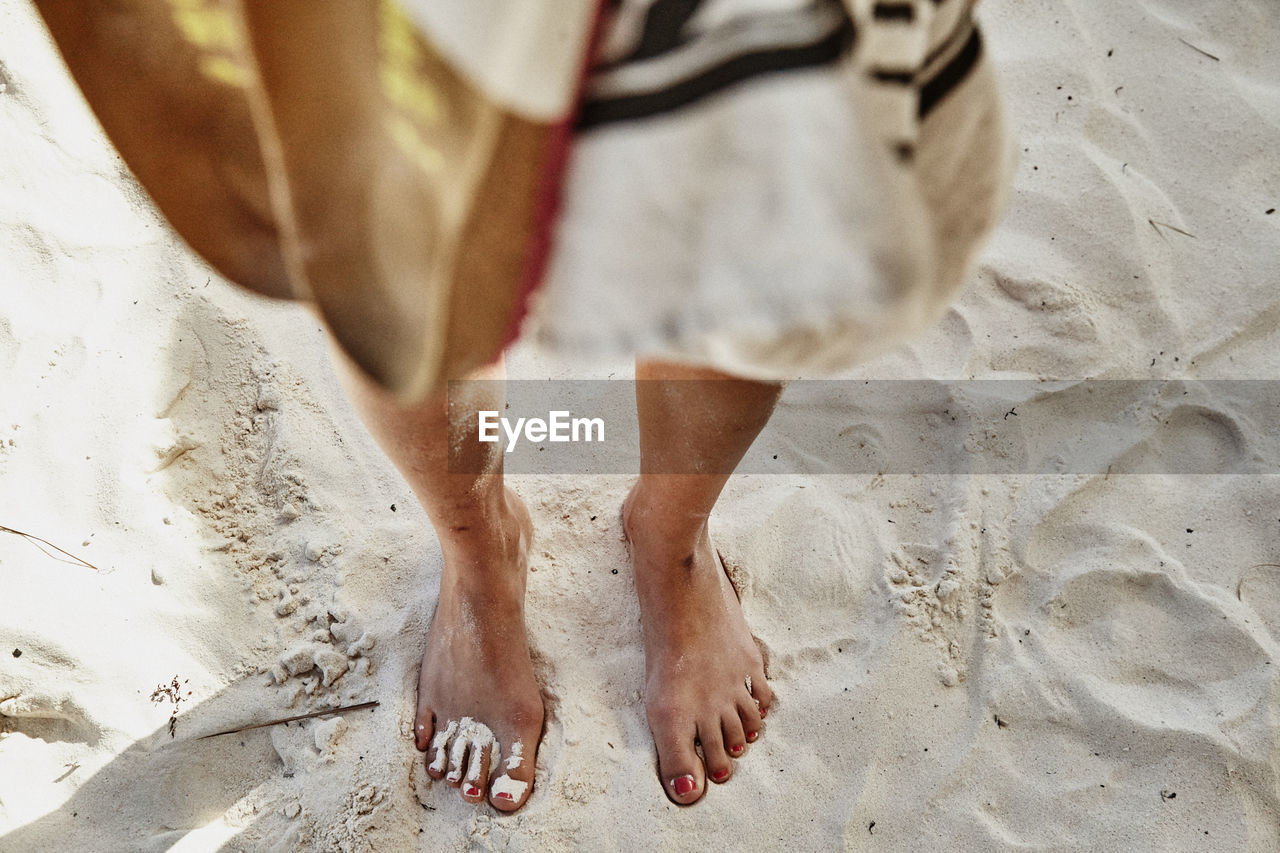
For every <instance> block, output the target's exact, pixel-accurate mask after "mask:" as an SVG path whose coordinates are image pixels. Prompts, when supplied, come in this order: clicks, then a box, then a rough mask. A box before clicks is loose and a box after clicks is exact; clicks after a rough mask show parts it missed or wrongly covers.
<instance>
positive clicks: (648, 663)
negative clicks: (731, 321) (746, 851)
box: [623, 361, 781, 804]
mask: <svg viewBox="0 0 1280 853" xmlns="http://www.w3.org/2000/svg"><path fill="white" fill-rule="evenodd" d="M780 393H781V386H780V385H779V384H776V383H763V382H751V381H747V380H741V379H733V378H731V377H728V376H725V375H724V374H721V373H717V372H715V371H711V370H705V369H701V368H691V367H683V366H680V365H677V364H672V363H668V362H658V361H641V362H638V363H637V364H636V402H637V406H638V410H639V416H640V456H641V465H640V467H641V474H640V480H639V482H638V483H637V484H636V485H635V487H634V488H633V489H632V490H631V494H630V495H629V496H628V497H627V501H626V504H625V505H624V507H623V527H624V530H625V532H626V535H627V540H628V542H629V543H630V547H631V557H632V562H633V564H634V567H635V576H636V590H637V592H638V593H639V597H640V612H641V617H642V622H643V629H644V644H645V709H646V711H647V714H648V717H649V728H650V729H651V730H652V732H653V739H654V742H655V743H656V745H657V748H658V769H659V775H660V777H661V780H662V784H663V787H664V789H665V790H666V793H667V796H668V797H670V798H671V799H672V800H673V801H674V802H677V803H681V804H688V803H692V802H694V801H696V800H697V799H698V798H699V797H701V796H702V794H703V793H704V791H705V790H706V780H707V778H708V777H709V778H710V779H711V780H712V781H715V782H724V781H726V780H728V778H729V777H730V775H731V774H732V772H733V762H732V760H731V759H733V758H739V757H741V756H742V755H743V754H744V753H745V752H746V748H747V744H748V743H750V742H752V741H754V740H755V739H756V737H757V736H758V735H759V733H760V732H761V731H762V727H763V724H762V722H761V720H762V718H763V717H764V716H765V712H766V711H767V710H768V708H769V703H770V701H771V700H772V692H771V691H770V690H769V685H768V684H766V683H765V677H764V665H763V661H762V659H761V656H760V652H759V650H758V649H757V648H756V645H755V640H754V639H753V638H752V636H751V631H750V630H749V629H748V628H747V623H746V620H745V619H744V618H743V616H742V609H741V608H740V607H739V605H738V599H737V595H736V594H735V593H734V590H733V586H732V585H731V584H730V583H729V580H728V578H727V577H726V576H725V573H724V569H723V566H721V564H720V560H719V558H718V556H717V555H716V552H715V549H714V548H713V547H712V545H711V539H710V538H709V536H708V535H707V518H708V516H709V515H710V514H711V508H712V507H713V506H714V505H715V502H716V499H717V498H718V497H719V496H720V491H721V490H722V489H723V488H724V485H725V482H726V481H727V480H728V479H729V474H730V473H732V471H733V469H734V468H735V467H736V466H737V464H738V462H739V461H741V459H742V457H743V455H744V454H745V453H746V452H747V448H748V447H750V446H751V442H752V441H753V440H754V439H755V437H756V435H758V434H759V432H760V430H761V429H762V428H763V427H764V425H765V423H766V422H767V421H768V419H769V415H770V414H771V413H772V411H773V407H774V404H775V403H776V402H777V399H778V395H779V394H780ZM757 703H758V704H759V709H758V710H757ZM695 743H698V744H700V745H701V747H702V754H703V757H702V758H701V759H700V758H699V757H698V753H697V752H696V751H695V749H694V745H695Z"/></svg>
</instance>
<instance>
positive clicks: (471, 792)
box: [463, 785, 480, 797]
mask: <svg viewBox="0 0 1280 853" xmlns="http://www.w3.org/2000/svg"><path fill="white" fill-rule="evenodd" d="M463 793H464V794H466V795H467V796H468V797H478V796H480V789H479V788H477V787H476V786H475V785H468V786H467V787H466V790H464V791H463Z"/></svg>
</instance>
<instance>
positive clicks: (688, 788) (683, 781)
mask: <svg viewBox="0 0 1280 853" xmlns="http://www.w3.org/2000/svg"><path fill="white" fill-rule="evenodd" d="M671 787H672V788H673V789H675V792H676V796H677V797H683V796H684V795H685V794H692V793H693V789H694V788H696V787H698V783H697V782H695V781H694V780H693V777H692V776H679V777H677V778H675V779H672V780H671Z"/></svg>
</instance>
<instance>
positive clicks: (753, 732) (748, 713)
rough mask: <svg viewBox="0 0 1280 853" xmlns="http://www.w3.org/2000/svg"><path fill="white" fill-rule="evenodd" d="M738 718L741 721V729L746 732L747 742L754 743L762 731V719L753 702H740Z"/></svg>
mask: <svg viewBox="0 0 1280 853" xmlns="http://www.w3.org/2000/svg"><path fill="white" fill-rule="evenodd" d="M738 719H740V720H741V721H742V730H743V731H744V732H746V739H747V743H755V742H756V740H757V739H758V738H759V737H760V735H762V734H763V733H764V719H763V718H762V717H761V715H760V709H758V708H757V707H756V703H755V702H740V703H739V704H738Z"/></svg>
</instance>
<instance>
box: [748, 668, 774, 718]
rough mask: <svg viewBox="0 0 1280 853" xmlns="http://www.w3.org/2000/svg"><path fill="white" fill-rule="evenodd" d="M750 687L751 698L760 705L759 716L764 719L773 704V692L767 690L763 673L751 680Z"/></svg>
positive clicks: (767, 685) (767, 686)
mask: <svg viewBox="0 0 1280 853" xmlns="http://www.w3.org/2000/svg"><path fill="white" fill-rule="evenodd" d="M751 687H752V690H751V696H752V698H754V699H755V700H756V701H757V702H759V703H760V716H761V717H764V716H766V715H767V713H768V711H769V707H770V706H771V705H772V704H773V691H772V690H770V689H769V682H768V681H766V680H765V677H764V673H763V672H762V673H760V675H759V677H757V678H756V679H754V680H753V682H752V685H751Z"/></svg>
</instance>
